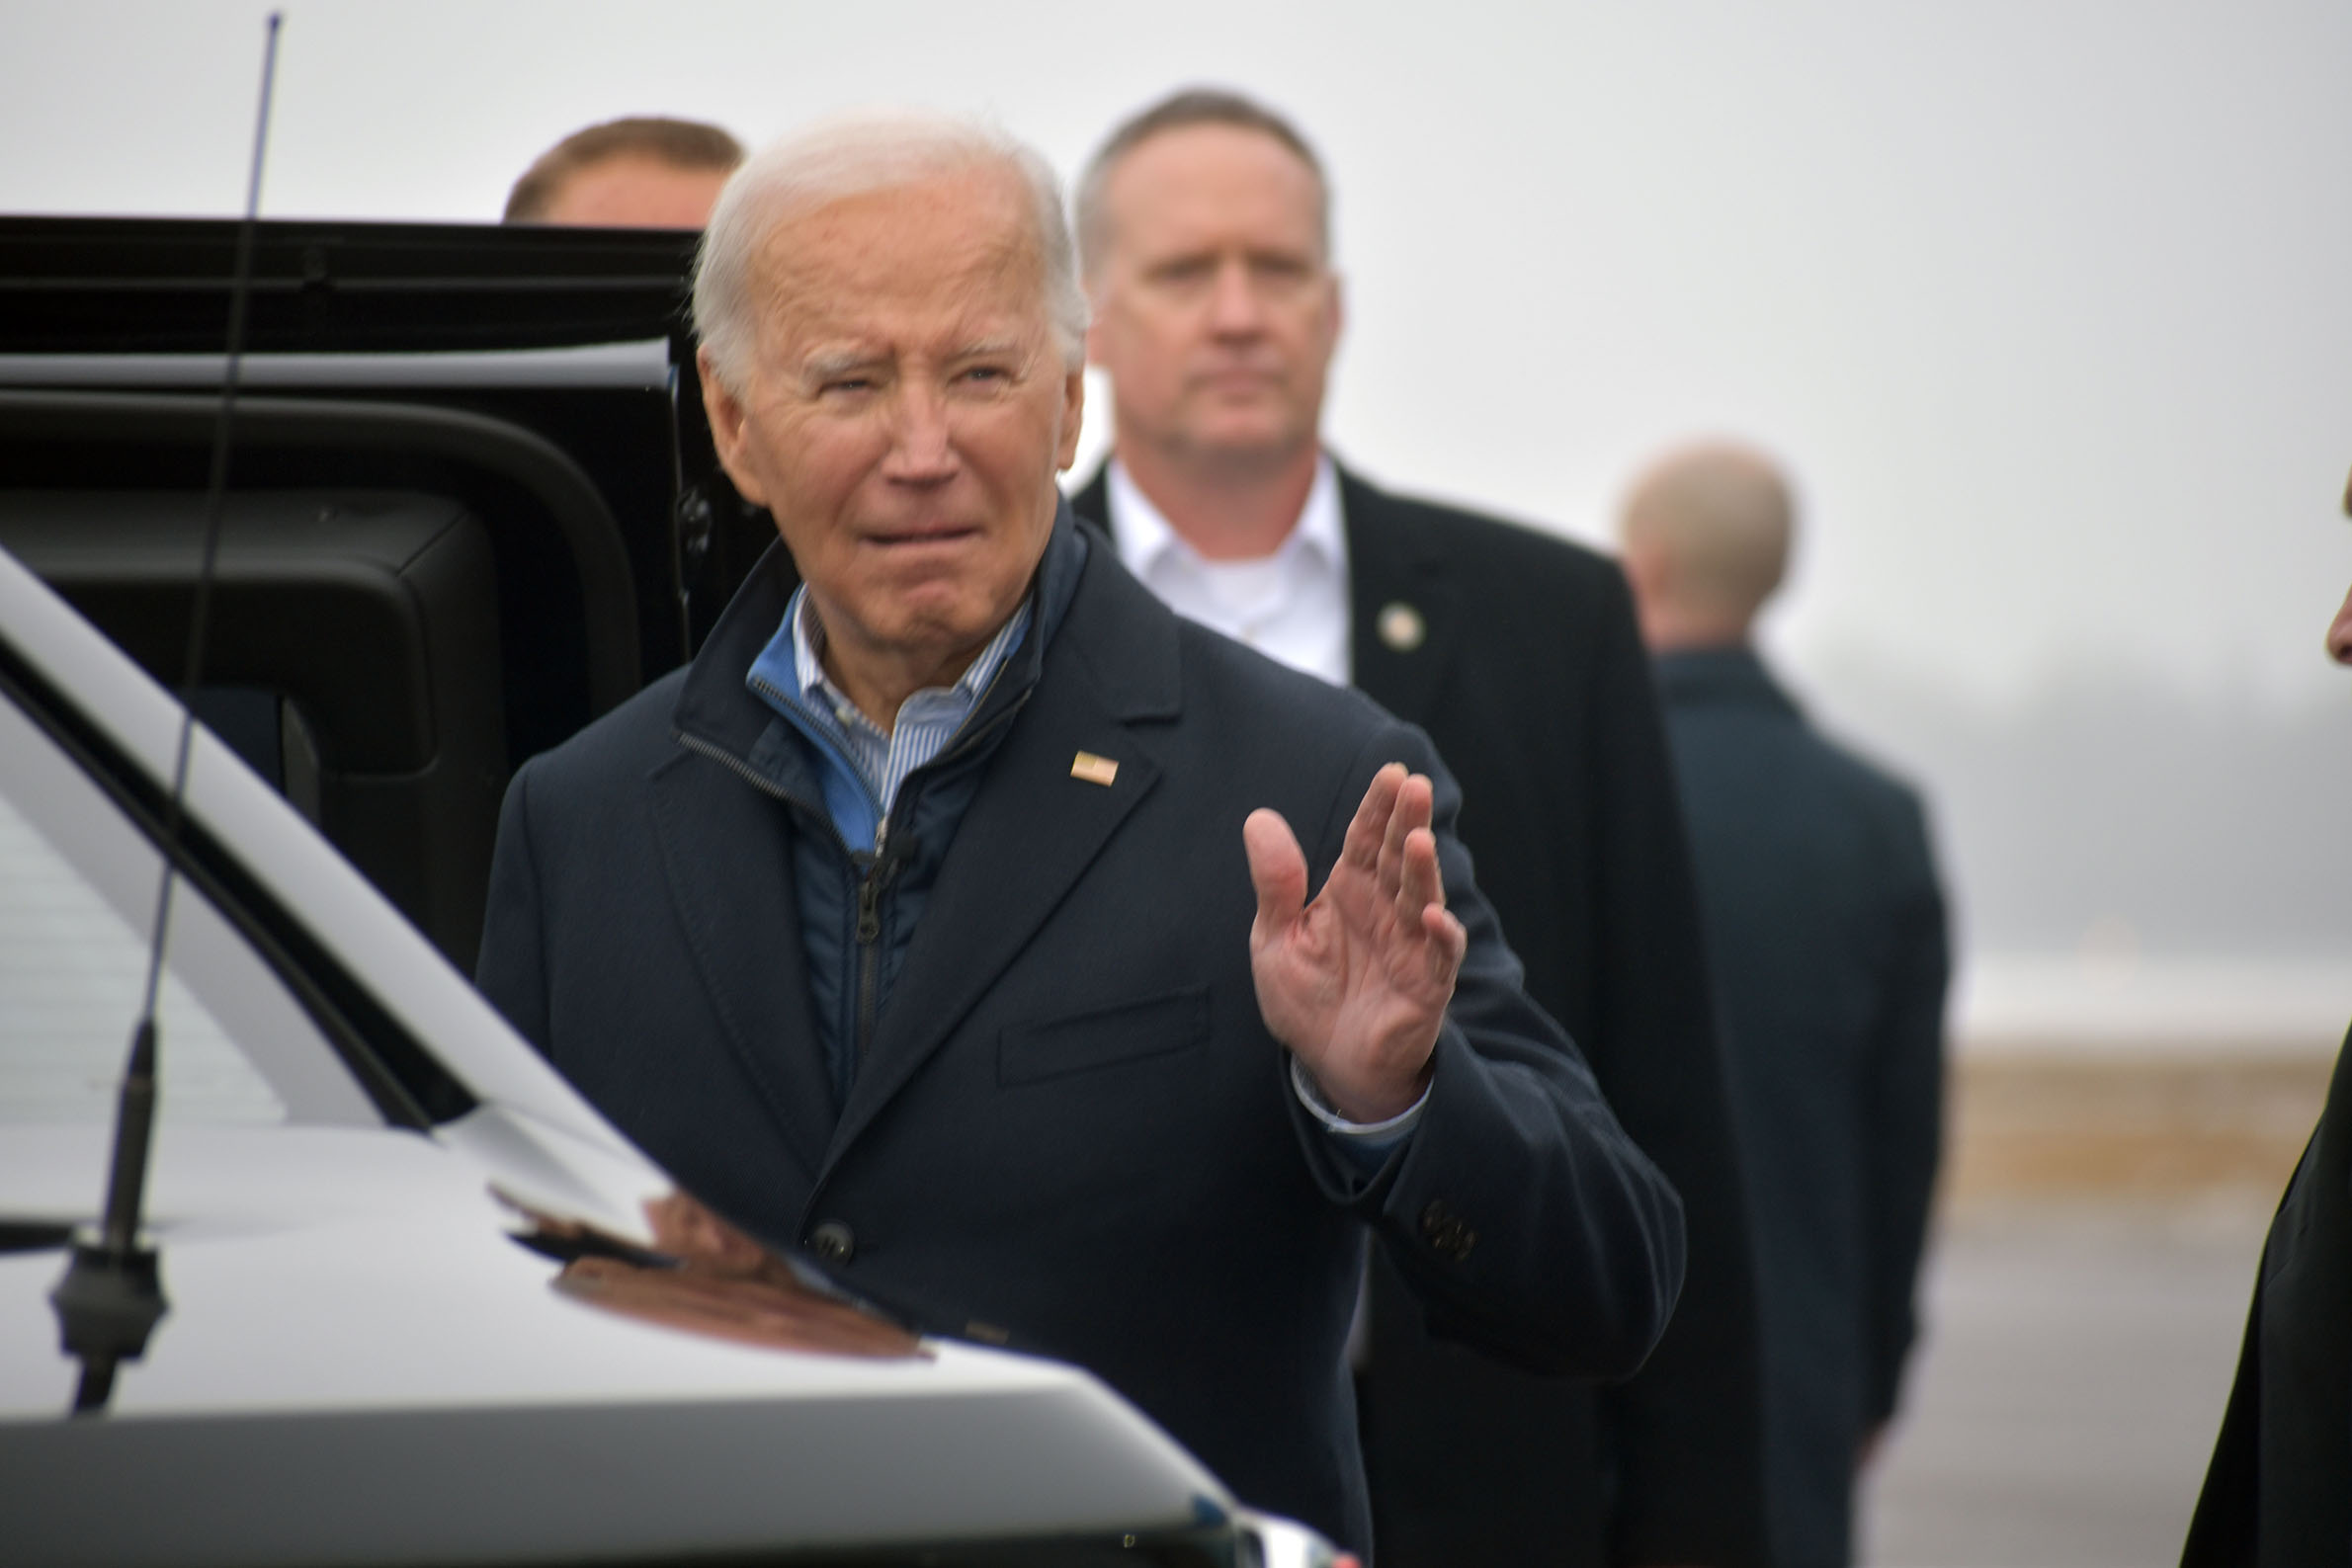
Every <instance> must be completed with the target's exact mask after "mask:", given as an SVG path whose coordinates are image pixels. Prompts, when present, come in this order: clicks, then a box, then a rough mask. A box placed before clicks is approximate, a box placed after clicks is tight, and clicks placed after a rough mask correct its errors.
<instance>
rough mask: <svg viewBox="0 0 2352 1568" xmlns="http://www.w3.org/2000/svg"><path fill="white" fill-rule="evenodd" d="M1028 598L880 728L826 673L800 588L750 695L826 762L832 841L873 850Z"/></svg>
mask: <svg viewBox="0 0 2352 1568" xmlns="http://www.w3.org/2000/svg"><path fill="white" fill-rule="evenodd" d="M1034 597H1035V596H1034V595H1033V596H1032V597H1031V598H1030V599H1024V600H1022V601H1021V608H1020V609H1018V610H1016V611H1014V612H1013V616H1012V619H1009V620H1007V621H1006V622H1005V623H1004V624H1003V625H1002V626H1000V627H998V628H997V632H996V635H995V636H993V637H991V638H989V639H988V643H987V645H986V646H985V647H983V648H981V649H980V651H979V655H978V656H977V657H976V658H974V659H973V660H972V661H971V664H970V665H969V667H967V668H966V670H965V672H964V673H963V675H961V676H959V677H958V678H957V680H956V684H955V685H953V686H928V687H925V688H924V689H923V690H921V691H919V692H916V693H914V694H913V695H912V696H910V697H908V698H907V700H906V701H904V702H901V703H900V704H899V705H898V716H897V718H896V720H895V721H894V722H893V723H892V724H891V726H890V728H889V729H887V730H884V729H883V728H882V726H881V725H880V724H877V723H876V722H875V721H874V720H873V719H871V718H868V717H867V716H866V714H865V713H864V712H862V711H861V710H860V709H859V707H858V704H857V703H855V702H853V701H850V700H849V697H848V694H846V693H844V692H843V691H842V690H841V688H839V687H838V686H836V685H834V684H833V679H832V677H830V676H828V675H826V674H825V666H824V651H825V628H824V623H823V622H822V621H820V620H819V619H817V616H816V612H815V609H814V607H812V606H811V605H810V604H809V603H808V590H807V588H806V587H805V586H803V587H801V588H799V589H798V591H796V592H795V593H794V595H793V602H792V603H791V604H790V605H789V606H787V607H786V609H785V612H784V624H783V625H781V626H779V627H777V628H776V635H775V636H774V637H772V638H770V639H769V641H768V645H767V646H766V647H765V648H763V649H761V650H760V656H759V657H758V658H756V659H754V660H752V661H751V671H750V674H749V675H747V676H746V677H745V678H744V684H745V685H747V686H749V687H750V688H751V691H752V694H753V695H754V696H756V697H758V698H759V699H760V701H763V702H766V703H767V704H768V705H769V706H770V707H773V708H775V709H776V710H777V711H778V712H779V713H782V714H783V715H784V716H785V717H786V718H788V719H790V720H792V721H793V722H794V723H796V724H798V726H799V727H800V729H801V731H802V732H803V733H805V734H807V735H808V736H809V737H810V738H811V739H812V740H814V741H816V742H817V749H818V751H820V752H821V753H823V754H824V758H825V762H826V765H827V766H826V775H827V777H826V780H825V809H826V811H827V812H828V813H829V814H830V815H831V816H832V818H833V827H834V830H835V831H836V832H838V833H839V834H840V835H841V842H842V843H844V844H846V845H848V846H849V847H850V848H851V849H853V850H855V849H861V848H872V849H873V850H874V851H876V852H877V853H880V851H881V849H882V824H883V823H884V822H886V821H888V820H889V815H890V806H891V804H892V802H894V801H895V800H896V799H897V798H898V786H899V785H901V784H904V783H905V782H906V777H907V775H909V774H911V773H913V772H914V771H915V770H916V769H918V768H920V767H922V766H923V764H925V763H927V762H929V761H930V760H931V759H932V758H934V757H936V756H938V755H939V754H940V752H941V751H942V750H943V749H944V748H945V747H946V746H947V744H948V742H949V741H950V740H952V739H953V738H954V737H955V734H956V732H957V731H958V730H959V729H962V728H963V727H964V721H965V720H966V719H967V718H969V717H971V713H972V709H973V708H975V707H978V706H979V705H980V699H981V698H982V697H984V696H986V695H987V691H988V684H989V683H990V682H991V681H993V680H995V679H996V672H997V671H998V670H999V669H1001V668H1002V667H1003V665H1004V661H1005V658H1006V656H1007V655H1008V654H1010V653H1011V652H1012V651H1013V650H1014V649H1015V648H1017V647H1019V646H1020V645H1021V638H1022V637H1023V636H1024V635H1025V634H1026V633H1027V632H1028V630H1029V622H1030V616H1031V604H1032V600H1033V599H1034Z"/></svg>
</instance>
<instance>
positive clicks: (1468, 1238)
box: [1421, 1199, 1478, 1263]
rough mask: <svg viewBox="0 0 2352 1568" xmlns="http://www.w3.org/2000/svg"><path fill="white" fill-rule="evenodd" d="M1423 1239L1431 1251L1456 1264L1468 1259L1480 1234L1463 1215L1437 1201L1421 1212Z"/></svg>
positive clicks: (1431, 1202) (1433, 1201)
mask: <svg viewBox="0 0 2352 1568" xmlns="http://www.w3.org/2000/svg"><path fill="white" fill-rule="evenodd" d="M1421 1237H1422V1239H1423V1240H1424V1241H1427V1242H1428V1243H1429V1248H1430V1251H1432V1252H1434V1253H1436V1254H1437V1255H1438V1256H1439V1257H1441V1258H1451V1259H1452V1260H1453V1261H1454V1262H1456V1263H1461V1262H1462V1261H1463V1260H1465V1259H1467V1258H1468V1257H1469V1256H1470V1249H1471V1248H1472V1247H1475V1246H1476V1245H1477V1244H1478V1233H1477V1232H1476V1231H1474V1230H1472V1229H1470V1226H1469V1225H1468V1224H1467V1223H1465V1222H1464V1220H1463V1218H1462V1216H1461V1215H1459V1214H1457V1213H1455V1212H1454V1211H1453V1210H1452V1209H1450V1208H1448V1207H1447V1206H1446V1205H1445V1204H1444V1203H1442V1202H1439V1201H1437V1200H1435V1199H1432V1200H1431V1201H1430V1203H1429V1206H1427V1207H1426V1208H1424V1209H1422V1210H1421Z"/></svg>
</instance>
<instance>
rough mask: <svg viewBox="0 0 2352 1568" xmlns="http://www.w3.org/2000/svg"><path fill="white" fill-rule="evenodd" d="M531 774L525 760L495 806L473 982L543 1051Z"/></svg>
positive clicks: (541, 942)
mask: <svg viewBox="0 0 2352 1568" xmlns="http://www.w3.org/2000/svg"><path fill="white" fill-rule="evenodd" d="M531 778H532V766H531V764H529V763H526V764H524V765H523V767H522V769H521V770H520V771H519V772H518V773H516V775H515V777H514V780H513V782H512V783H510V784H508V785H507V786H506V801H505V803H504V804H503V805H501V806H500V807H499V810H498V843H497V847H496V848H495V849H494V850H492V851H491V854H490V890H489V893H488V895H487V903H486V905H485V907H484V909H483V913H482V949H481V955H480V957H479V958H478V959H476V960H475V963H474V966H473V983H474V984H475V985H476V986H477V987H479V988H480V990H481V993H482V995H483V996H485V997H487V998H489V999H490V1003H491V1005H492V1006H494V1007H496V1008H497V1009H498V1011H499V1012H501V1013H503V1014H505V1015H506V1021H507V1022H508V1023H509V1024H511V1025H513V1026H514V1028H515V1032H516V1033H518V1034H520V1035H522V1036H523V1037H524V1038H525V1039H527V1040H529V1041H531V1043H532V1044H534V1045H536V1046H538V1047H539V1048H540V1050H541V1051H542V1052H543V1053H544V1052H545V1051H546V1048H547V971H546V948H545V943H546V933H545V931H544V929H543V927H542V925H541V922H540V912H541V905H540V887H539V864H538V861H537V858H536V851H535V848H534V846H533V844H532V842H531V804H530V796H531Z"/></svg>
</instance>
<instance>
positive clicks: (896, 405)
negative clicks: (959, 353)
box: [882, 378, 956, 484]
mask: <svg viewBox="0 0 2352 1568" xmlns="http://www.w3.org/2000/svg"><path fill="white" fill-rule="evenodd" d="M882 471H883V473H884V474H885V475H886V476H887V477H889V478H891V479H893V480H896V481H897V482H899V483H901V484H938V483H940V482H942V481H943V480H946V479H948V478H951V477H953V476H954V474H955V472H956V442H955V437H954V433H953V432H952V431H951V430H950V428H949V424H948V400H947V396H946V393H945V392H944V390H943V389H942V388H940V387H939V386H937V385H936V384H934V383H932V382H929V381H925V380H920V379H914V378H910V379H908V380H907V381H905V382H903V383H901V384H900V386H899V389H898V396H897V397H896V399H895V400H894V402H893V406H892V408H891V417H890V452H889V455H888V457H887V458H886V459H884V463H883V469H882Z"/></svg>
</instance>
